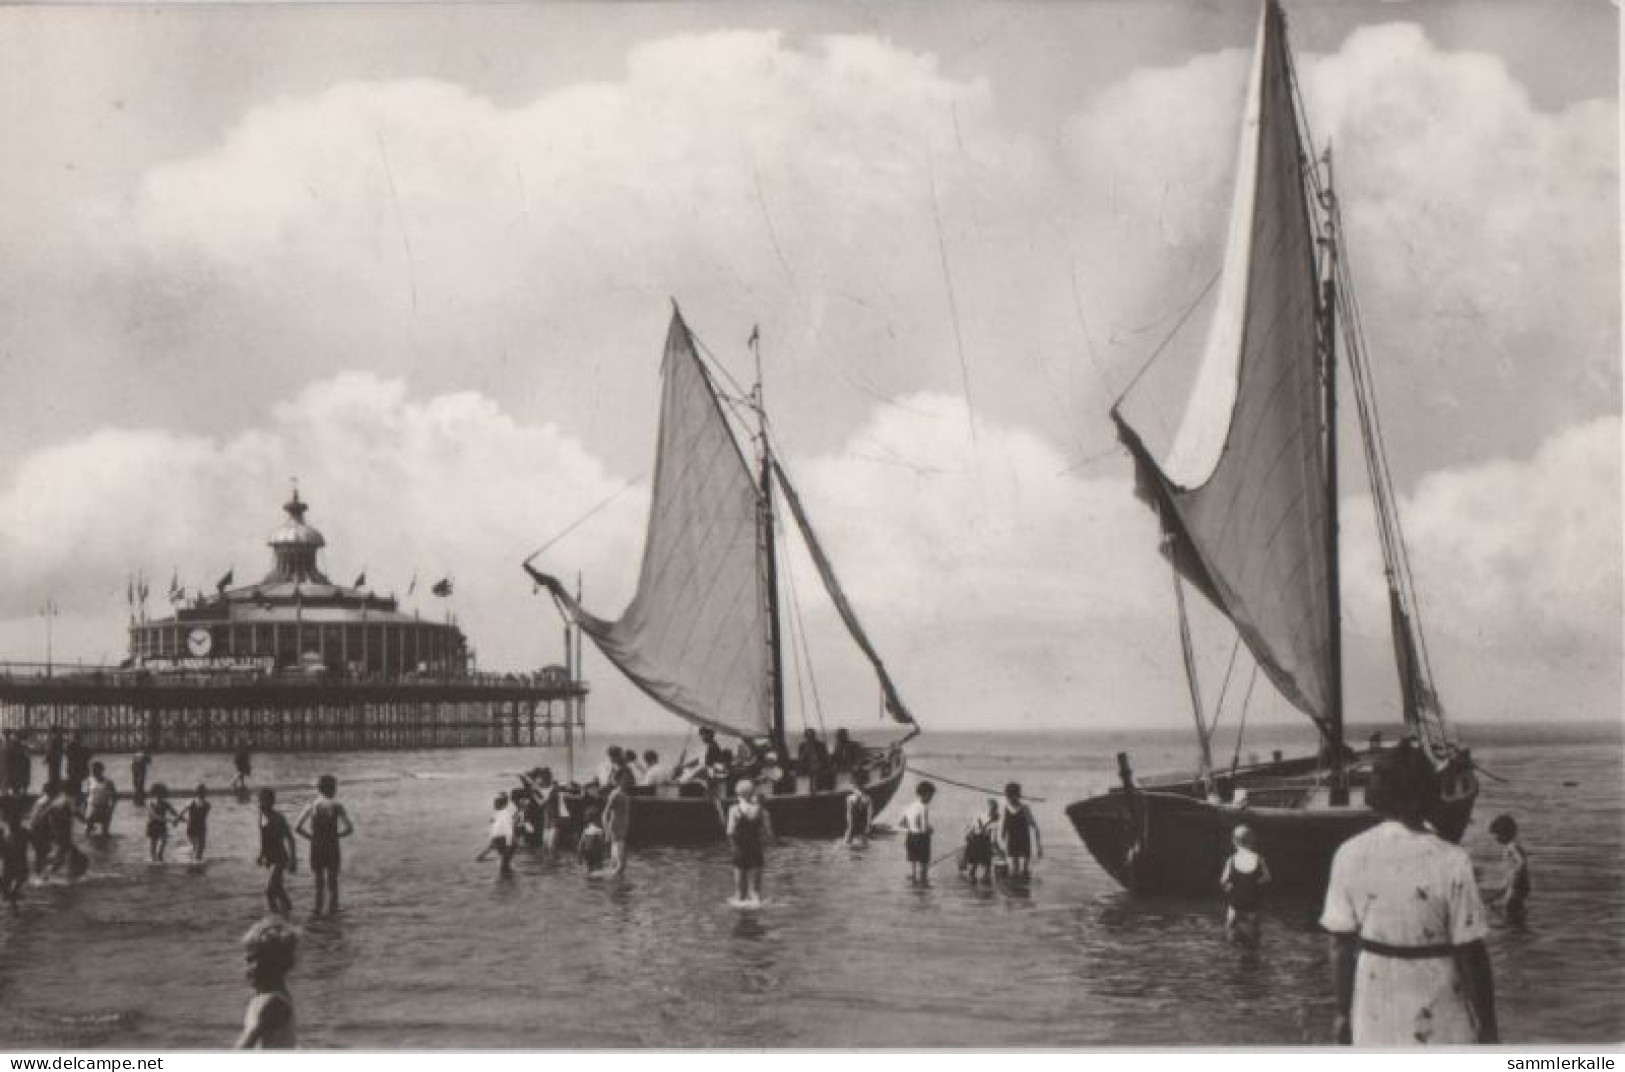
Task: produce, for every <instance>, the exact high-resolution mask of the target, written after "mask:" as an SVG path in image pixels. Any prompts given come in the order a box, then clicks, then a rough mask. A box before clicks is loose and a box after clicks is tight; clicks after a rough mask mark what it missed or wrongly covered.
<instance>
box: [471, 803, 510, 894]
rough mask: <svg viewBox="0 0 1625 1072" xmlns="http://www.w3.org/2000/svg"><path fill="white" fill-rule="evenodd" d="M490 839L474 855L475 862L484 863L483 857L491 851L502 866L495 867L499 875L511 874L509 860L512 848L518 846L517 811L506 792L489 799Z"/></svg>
mask: <svg viewBox="0 0 1625 1072" xmlns="http://www.w3.org/2000/svg"><path fill="white" fill-rule="evenodd" d="M491 809H492V814H491V840H490V842H488V843H487V844H486V846H485V848H483V849H481V850H480V854H479V855H478V856H476V857H474V860H475V862H476V863H484V862H485V858H486V857H487V856H490V855H491V854H492V853H493V852H494V853H496V854H497V859H499V860H501V861H502V866H501V867H499V868H498V869H497V874H499V875H504V876H506V875H511V874H513V868H512V867H511V866H509V862H510V861H511V860H512V859H513V854H514V849H516V848H517V847H518V838H519V830H518V825H519V812H518V811H517V810H516V809H515V808H514V807H513V805H512V803H511V802H510V801H509V799H508V794H506V793H498V794H497V795H496V799H494V800H492V801H491Z"/></svg>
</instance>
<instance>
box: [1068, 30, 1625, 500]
mask: <svg viewBox="0 0 1625 1072" xmlns="http://www.w3.org/2000/svg"><path fill="white" fill-rule="evenodd" d="M1247 60H1248V55H1247V54H1246V53H1243V52H1240V51H1228V52H1221V53H1214V54H1209V55H1202V56H1198V57H1196V58H1194V59H1192V60H1191V61H1189V62H1188V63H1186V64H1183V65H1181V66H1179V67H1175V68H1166V69H1149V70H1142V71H1139V72H1136V73H1135V74H1133V75H1131V76H1129V77H1128V78H1126V79H1124V80H1123V81H1122V82H1120V83H1118V84H1116V85H1114V86H1112V87H1110V88H1108V89H1107V90H1105V91H1103V92H1102V93H1100V94H1099V95H1098V96H1097V97H1096V98H1095V100H1094V101H1093V102H1092V103H1091V105H1090V106H1089V107H1088V108H1086V109H1085V110H1084V111H1083V112H1082V113H1081V114H1080V115H1078V116H1077V117H1076V118H1075V120H1074V121H1073V123H1072V125H1071V128H1070V130H1069V132H1068V141H1067V144H1068V147H1069V151H1070V153H1071V157H1072V160H1073V162H1074V166H1075V167H1076V169H1077V170H1078V171H1079V172H1080V173H1084V174H1087V173H1089V172H1091V171H1093V172H1095V173H1097V176H1098V177H1097V180H1096V181H1095V182H1094V183H1093V184H1092V188H1091V189H1089V190H1088V191H1087V192H1086V193H1085V194H1084V195H1083V197H1082V198H1080V200H1081V201H1083V202H1084V203H1089V204H1092V205H1093V208H1092V209H1084V210H1081V214H1080V220H1082V221H1084V222H1085V223H1086V224H1087V229H1086V230H1085V229H1084V227H1083V224H1080V225H1079V226H1080V231H1082V233H1085V234H1088V235H1090V236H1091V237H1092V240H1093V241H1095V242H1097V243H1099V244H1102V245H1104V246H1105V247H1106V248H1108V249H1110V250H1112V251H1113V253H1114V255H1115V256H1116V257H1118V258H1119V269H1118V272H1117V280H1118V282H1117V285H1116V287H1115V293H1112V294H1111V296H1110V299H1109V300H1110V301H1112V302H1114V303H1115V305H1116V307H1117V309H1118V310H1120V312H1119V313H1118V314H1117V315H1118V316H1119V317H1121V321H1122V322H1123V323H1124V324H1126V325H1128V326H1129V327H1136V326H1137V330H1135V331H1133V332H1125V330H1124V329H1123V328H1120V329H1119V341H1120V342H1125V343H1130V344H1135V345H1139V346H1141V347H1142V352H1145V351H1146V350H1149V349H1150V348H1151V347H1153V346H1155V345H1156V344H1158V343H1160V342H1161V341H1162V340H1163V338H1164V337H1165V336H1166V335H1167V334H1168V332H1169V331H1170V329H1171V327H1172V325H1173V321H1174V319H1175V316H1176V314H1178V313H1179V312H1180V311H1181V309H1183V308H1184V306H1185V304H1186V303H1187V302H1189V301H1190V300H1191V298H1192V297H1193V296H1194V295H1195V294H1197V293H1198V292H1199V291H1200V288H1201V286H1202V285H1203V283H1204V282H1205V281H1206V280H1208V279H1209V278H1210V277H1211V273H1212V272H1214V271H1215V270H1216V269H1217V267H1218V264H1219V243H1220V242H1222V241H1223V237H1224V227H1225V221H1226V220H1227V218H1228V211H1229V209H1228V205H1229V191H1230V189H1231V186H1232V175H1233V172H1234V167H1235V165H1234V159H1235V152H1236V132H1237V130H1238V127H1237V117H1238V116H1239V113H1240V109H1241V106H1242V89H1243V84H1244V81H1245V68H1246V63H1247ZM1298 68H1299V71H1300V74H1301V76H1302V79H1303V83H1304V88H1305V95H1306V97H1307V102H1308V111H1309V114H1310V117H1311V122H1312V124H1313V127H1314V135H1315V138H1316V139H1317V141H1316V145H1315V146H1314V148H1315V149H1317V150H1318V149H1319V148H1321V147H1323V146H1324V145H1325V144H1326V143H1328V142H1330V143H1331V144H1332V145H1333V146H1334V148H1335V179H1336V187H1337V190H1338V193H1339V195H1340V199H1341V204H1342V206H1343V210H1344V213H1345V218H1346V224H1347V231H1348V235H1347V241H1346V243H1345V254H1346V255H1347V256H1348V257H1350V258H1351V259H1352V261H1351V263H1352V265H1353V268H1354V273H1355V277H1356V280H1357V282H1358V285H1359V295H1358V296H1359V300H1360V303H1361V306H1362V308H1363V310H1364V317H1363V319H1364V325H1365V328H1366V330H1367V334H1368V339H1369V343H1370V347H1371V351H1372V354H1373V357H1374V360H1375V361H1376V362H1377V366H1378V378H1379V380H1381V381H1382V383H1383V384H1384V385H1385V386H1386V389H1387V390H1386V392H1385V398H1386V399H1387V403H1388V404H1387V408H1388V410H1389V411H1390V414H1391V418H1392V419H1391V422H1390V423H1391V435H1392V437H1393V447H1394V455H1395V464H1396V466H1397V468H1398V471H1399V474H1400V476H1401V479H1402V480H1404V481H1405V482H1406V483H1407V484H1409V483H1410V482H1411V481H1412V480H1414V479H1415V477H1416V476H1417V475H1419V474H1420V473H1421V472H1424V471H1426V469H1428V468H1431V467H1434V466H1438V465H1459V464H1462V463H1464V462H1466V461H1469V460H1471V459H1474V458H1483V457H1492V456H1494V455H1496V454H1497V453H1502V452H1505V451H1508V450H1511V451H1514V452H1519V453H1521V452H1525V451H1529V450H1533V449H1534V448H1535V446H1536V445H1537V444H1538V443H1539V442H1541V440H1542V439H1544V438H1545V437H1546V436H1547V435H1548V434H1549V433H1550V432H1551V431H1552V430H1553V429H1554V428H1558V427H1564V426H1566V425H1569V424H1572V423H1575V422H1576V421H1579V420H1585V419H1592V418H1595V417H1598V416H1601V415H1603V414H1606V413H1610V412H1613V411H1615V410H1616V409H1617V407H1618V393H1619V369H1618V354H1619V350H1620V330H1619V329H1620V320H1619V308H1618V306H1619V301H1618V297H1619V289H1620V282H1619V257H1618V248H1619V218H1618V202H1619V198H1618V188H1619V187H1618V183H1619V176H1618V165H1617V160H1618V141H1617V125H1618V107H1617V104H1616V103H1615V102H1614V101H1613V100H1612V99H1602V100H1594V101H1585V102H1581V103H1577V104H1573V105H1570V106H1568V107H1566V108H1563V109H1562V110H1560V111H1555V112H1551V111H1542V110H1540V109H1538V108H1536V107H1534V106H1533V105H1532V104H1531V102H1530V99H1529V95H1528V93H1527V91H1526V90H1525V88H1524V87H1523V86H1522V85H1521V84H1520V83H1518V81H1517V80H1516V79H1514V78H1513V77H1512V76H1511V75H1510V74H1509V72H1508V70H1507V68H1506V66H1505V64H1504V63H1503V62H1502V61H1501V60H1500V59H1498V58H1496V57H1493V56H1489V55H1482V54H1476V53H1463V52H1451V51H1446V50H1443V49H1440V48H1439V47H1438V46H1436V45H1435V44H1433V42H1431V41H1430V40H1429V39H1428V38H1427V36H1426V35H1425V34H1424V33H1423V31H1422V30H1421V29H1420V28H1419V27H1417V26H1414V25H1410V24H1405V23H1392V24H1382V25H1377V26H1370V27H1365V28H1361V29H1359V30H1356V31H1355V32H1354V33H1352V34H1351V35H1350V36H1349V37H1348V38H1347V39H1346V40H1345V41H1344V42H1343V44H1342V46H1341V48H1340V49H1339V50H1338V51H1337V52H1335V53H1331V54H1322V55H1300V56H1299V57H1298ZM1208 305H1211V302H1209V303H1208ZM1206 316H1207V313H1206V310H1205V307H1203V308H1201V309H1199V310H1198V312H1197V315H1196V316H1194V317H1193V318H1192V320H1191V323H1190V326H1189V330H1186V331H1184V332H1181V333H1180V334H1179V335H1178V336H1176V337H1175V339H1174V340H1173V344H1172V345H1171V346H1170V347H1169V350H1168V352H1167V354H1166V356H1165V357H1164V359H1162V360H1161V361H1160V362H1159V368H1158V370H1157V375H1154V376H1153V377H1152V378H1151V381H1150V382H1149V384H1148V387H1149V389H1150V391H1151V395H1152V397H1153V398H1156V399H1157V400H1158V404H1157V406H1156V408H1158V409H1160V410H1162V411H1163V412H1166V413H1169V414H1178V413H1179V412H1181V406H1180V404H1179V399H1180V398H1181V397H1182V394H1183V392H1184V391H1185V390H1186V389H1187V387H1188V384H1189V382H1190V373H1189V370H1190V368H1191V367H1192V364H1193V362H1194V357H1195V354H1196V352H1197V351H1198V350H1199V343H1200V340H1201V338H1202V326H1203V324H1204V322H1205V320H1206ZM1181 368H1183V369H1185V370H1186V371H1185V373H1184V374H1183V375H1181V374H1180V373H1179V371H1178V370H1179V369H1181Z"/></svg>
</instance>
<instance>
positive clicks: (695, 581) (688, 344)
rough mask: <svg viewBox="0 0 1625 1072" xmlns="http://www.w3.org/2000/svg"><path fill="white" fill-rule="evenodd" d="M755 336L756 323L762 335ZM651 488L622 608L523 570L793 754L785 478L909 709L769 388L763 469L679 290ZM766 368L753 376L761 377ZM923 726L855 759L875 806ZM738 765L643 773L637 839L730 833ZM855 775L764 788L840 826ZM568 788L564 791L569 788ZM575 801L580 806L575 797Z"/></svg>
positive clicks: (804, 833)
mask: <svg viewBox="0 0 1625 1072" xmlns="http://www.w3.org/2000/svg"><path fill="white" fill-rule="evenodd" d="M755 340H756V336H755V335H753V336H752V342H753V344H754V343H755ZM662 375H663V378H664V381H665V383H664V391H663V394H662V397H661V407H660V430H659V435H658V438H657V443H656V452H655V472H654V487H653V493H652V496H651V501H650V504H649V525H648V532H647V536H646V539H645V543H644V549H643V565H642V569H641V571H640V573H639V576H638V589H637V593H636V594H635V595H634V596H633V598H632V601H631V603H630V604H628V605H627V607H626V609H625V611H623V612H622V614H621V616H620V617H619V618H617V619H616V620H614V621H608V620H606V619H603V618H599V617H597V616H595V615H593V614H591V613H589V612H588V611H587V610H585V609H584V608H583V607H582V606H581V604H580V602H579V601H578V600H577V599H575V598H574V597H572V596H571V595H570V593H569V592H568V591H566V589H565V587H564V586H563V585H562V584H561V583H559V581H558V580H557V579H556V578H554V577H551V576H549V575H547V574H545V573H542V572H540V571H538V570H536V569H535V568H534V567H532V566H531V564H530V563H529V562H528V561H527V562H526V563H525V570H526V572H528V573H529V574H530V575H531V577H532V578H534V579H535V581H536V582H537V583H539V584H542V585H545V586H546V587H547V588H548V589H549V591H551V592H552V594H553V596H554V598H555V599H556V600H557V601H558V603H559V605H560V607H561V609H562V610H563V612H564V613H565V614H566V616H567V617H568V618H569V619H570V620H572V621H574V622H575V624H576V625H577V627H579V628H580V629H581V631H582V632H584V633H586V635H587V636H589V637H591V638H592V640H593V642H594V643H595V644H596V645H597V646H598V649H599V651H601V652H603V654H604V657H605V658H607V659H608V660H609V661H610V662H611V663H613V664H614V665H615V667H616V669H618V670H620V671H621V673H623V674H625V675H626V677H627V678H628V679H629V680H631V682H632V683H633V684H634V685H636V686H637V687H638V688H639V689H641V690H643V692H644V693H646V694H647V695H649V696H650V697H651V698H653V699H654V700H655V701H656V702H657V703H659V704H660V705H661V706H662V707H664V708H665V709H666V710H668V711H670V712H671V713H672V714H674V715H676V716H677V717H678V718H680V719H682V720H684V721H685V722H688V723H689V724H691V725H693V726H696V727H707V728H709V729H711V730H713V731H715V732H716V733H719V734H723V735H727V736H731V737H736V738H741V739H747V740H751V741H755V742H764V743H765V744H766V745H767V746H769V747H771V748H773V749H776V750H777V752H778V754H779V755H780V756H781V757H783V758H784V759H785V760H788V759H789V756H788V754H787V752H786V751H785V747H786V742H785V738H784V674H783V669H782V659H781V641H780V614H779V581H778V553H777V541H776V540H775V538H774V537H775V520H776V519H775V511H774V494H773V492H774V487H775V485H777V487H778V488H779V489H780V490H781V491H782V492H783V494H784V501H785V502H786V503H787V504H788V505H789V507H790V516H791V517H792V518H794V520H795V523H796V527H797V529H798V530H799V532H800V533H801V537H802V540H803V541H804V543H805V545H806V548H807V551H808V554H809V556H810V557H811V559H812V562H813V565H814V568H815V569H816V570H817V573H818V576H819V579H820V581H821V582H822V583H823V586H824V590H825V591H826V592H827V593H828V595H829V597H830V600H831V602H832V603H833V604H834V606H835V609H836V612H837V613H838V614H839V615H840V618H841V621H842V622H843V623H844V624H845V626H846V629H847V632H848V633H849V634H850V635H851V637H852V640H853V641H854V642H855V643H856V644H857V646H858V648H859V650H860V651H862V653H863V654H864V656H865V657H866V658H867V659H868V661H869V663H870V665H871V666H872V667H873V668H874V672H875V676H876V679H877V680H878V682H879V686H880V696H881V704H882V707H883V708H884V710H885V712H886V714H887V715H889V716H890V717H891V719H892V720H894V721H895V722H897V723H900V724H902V725H905V726H909V727H913V726H914V718H913V716H912V715H911V714H910V713H909V711H908V708H907V707H906V706H905V705H904V703H903V700H902V697H901V696H900V695H899V694H898V691H897V687H896V685H895V684H894V683H893V682H892V679H891V676H890V674H888V673H887V671H886V667H885V664H884V663H883V662H881V659H880V656H879V654H878V653H877V652H876V650H875V647H874V645H873V644H872V643H871V642H870V640H869V638H868V635H867V634H866V633H865V632H864V630H863V627H862V625H861V624H859V622H858V618H857V613H856V612H855V611H854V610H853V608H852V604H851V603H850V602H849V601H848V600H847V598H846V596H845V594H844V593H843V591H842V590H841V586H840V583H839V582H838V581H837V580H836V577H835V570H834V566H833V564H832V563H831V562H830V560H829V558H828V556H826V555H825V553H824V550H823V548H822V546H821V545H820V544H819V542H818V539H817V537H816V535H815V534H814V532H813V529H812V524H811V522H810V521H809V520H808V517H807V512H806V509H805V508H804V507H803V505H802V503H801V498H800V496H798V495H797V494H796V491H795V487H794V486H793V485H792V484H791V483H790V479H789V477H788V476H787V475H786V473H785V470H784V466H783V465H782V464H781V463H780V462H779V460H778V459H777V458H776V457H775V456H774V454H773V451H772V446H771V442H770V440H769V437H768V435H767V420H766V415H765V410H764V409H763V407H762V405H761V390H760V386H758V388H757V389H756V390H755V391H754V392H752V394H751V397H750V399H748V400H747V401H748V404H750V405H751V406H752V408H754V410H755V413H756V417H757V422H758V435H757V436H756V439H757V443H758V446H759V448H760V457H759V461H758V466H757V468H756V470H755V471H753V469H752V466H751V464H750V463H749V462H748V461H747V460H746V455H745V452H744V450H742V449H741V447H740V445H739V441H738V439H737V438H736V437H735V435H734V432H733V429H732V428H731V427H730V426H729V424H728V420H727V418H726V416H725V415H724V412H723V405H724V400H725V396H724V395H723V394H722V393H721V392H720V391H719V390H718V389H717V385H716V382H715V381H714V380H713V379H712V376H711V373H710V371H709V370H708V369H707V367H706V365H705V363H704V362H703V361H702V360H701V358H700V354H699V352H698V350H697V348H696V345H695V341H694V337H693V335H692V334H691V333H690V332H689V329H688V325H687V324H685V323H684V322H683V316H682V313H681V311H680V310H678V309H677V308H676V305H675V303H674V304H673V308H672V318H671V327H670V329H669V330H668V332H667V335H666V352H665V359H664V363H663V366H662ZM759 378H760V377H759V376H758V379H759ZM918 732H919V731H918V729H913V730H911V732H910V733H909V734H908V735H907V736H905V737H903V738H902V739H901V740H898V741H896V742H893V743H892V744H890V745H888V746H887V747H885V748H879V749H871V750H867V752H866V754H865V756H864V758H863V761H862V763H861V764H860V765H861V766H862V767H863V768H864V769H865V770H866V771H867V773H868V776H869V784H868V785H867V786H866V787H865V789H866V791H867V792H868V795H869V797H870V800H871V803H872V808H871V814H872V815H879V814H880V812H881V810H882V809H884V808H885V806H886V804H887V803H888V802H889V801H890V800H891V798H892V796H893V795H894V794H896V792H897V788H898V785H899V784H900V783H901V782H902V779H903V772H904V769H905V766H906V760H905V756H904V753H903V750H902V745H903V743H904V742H905V741H907V740H909V739H910V738H912V737H913V736H914V735H915V734H917V733H918ZM731 781H732V779H731V778H720V779H712V780H699V781H689V782H687V783H685V784H681V785H669V786H659V787H639V788H638V789H637V790H635V791H634V792H633V795H632V816H631V828H630V832H629V835H628V837H629V840H630V841H631V842H632V843H633V844H639V843H642V844H683V843H700V842H708V841H717V840H720V839H721V838H722V837H723V835H724V829H723V827H724V816H725V815H726V814H727V811H726V809H727V805H728V804H729V802H730V801H731V799H732V797H731V794H732V792H733V786H732V785H731V784H729V783H730V782H731ZM850 789H851V783H850V774H849V773H846V772H842V773H841V774H840V775H838V776H837V777H836V778H834V779H829V778H824V779H820V780H819V782H817V783H815V782H814V780H813V779H811V778H809V777H807V776H799V777H794V778H791V777H786V778H784V779H782V780H781V781H779V782H778V783H776V784H775V785H772V786H770V787H767V790H766V792H765V793H764V794H763V795H762V797H761V799H762V800H763V802H764V804H765V805H766V807H767V809H768V811H769V812H770V813H771V815H772V817H773V827H774V831H775V832H776V833H778V834H780V835H788V836H792V837H837V836H839V835H840V834H841V833H842V832H843V831H844V830H845V828H846V797H847V794H848V792H849V791H850ZM567 799H568V795H567ZM572 811H573V812H574V814H576V815H579V814H580V809H578V808H572Z"/></svg>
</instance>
